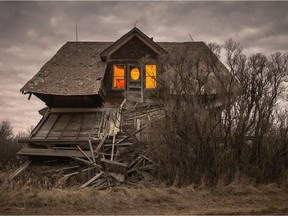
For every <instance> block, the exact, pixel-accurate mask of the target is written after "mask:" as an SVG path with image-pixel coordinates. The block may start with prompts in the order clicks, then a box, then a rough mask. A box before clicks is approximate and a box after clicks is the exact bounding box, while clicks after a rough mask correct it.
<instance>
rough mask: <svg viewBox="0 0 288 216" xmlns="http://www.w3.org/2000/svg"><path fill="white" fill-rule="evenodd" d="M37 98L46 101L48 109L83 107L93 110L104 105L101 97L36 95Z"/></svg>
mask: <svg viewBox="0 0 288 216" xmlns="http://www.w3.org/2000/svg"><path fill="white" fill-rule="evenodd" d="M35 96H36V97H38V98H39V99H41V100H42V101H45V103H46V105H47V106H48V107H50V108H51V107H75V108H77V107H79V108H80V107H83V108H93V107H100V106H101V105H102V102H103V101H102V99H101V97H100V96H99V95H73V96H61V95H46V94H35Z"/></svg>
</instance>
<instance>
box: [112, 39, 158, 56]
mask: <svg viewBox="0 0 288 216" xmlns="http://www.w3.org/2000/svg"><path fill="white" fill-rule="evenodd" d="M145 56H150V57H151V58H156V57H157V53H156V52H155V51H153V50H152V49H151V48H150V47H148V46H147V45H146V44H145V43H144V42H142V41H141V40H140V39H139V38H138V37H133V38H132V39H131V40H129V41H128V42H127V43H125V44H124V45H123V46H122V47H120V48H119V49H118V50H117V51H116V52H114V53H112V54H111V55H110V57H109V60H114V59H115V60H124V59H141V58H143V57H145Z"/></svg>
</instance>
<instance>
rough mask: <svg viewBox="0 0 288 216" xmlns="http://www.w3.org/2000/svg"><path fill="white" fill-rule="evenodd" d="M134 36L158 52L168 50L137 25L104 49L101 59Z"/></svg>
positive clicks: (104, 58)
mask: <svg viewBox="0 0 288 216" xmlns="http://www.w3.org/2000/svg"><path fill="white" fill-rule="evenodd" d="M133 37H138V38H139V39H140V40H141V41H142V42H144V43H145V44H146V45H147V46H148V47H150V48H151V49H152V50H154V51H155V52H156V53H158V54H160V53H164V52H166V51H165V50H164V49H163V48H162V47H161V46H159V45H158V44H157V43H155V42H154V41H153V38H149V37H148V36H147V35H145V34H144V33H143V32H142V31H140V30H139V29H138V28H137V27H134V28H133V29H131V30H130V31H129V32H127V33H126V34H125V35H123V36H122V37H121V38H119V39H118V40H117V41H116V42H114V43H113V44H111V45H110V46H109V47H107V48H106V49H105V50H103V51H102V52H101V53H100V56H101V59H102V60H106V58H107V57H108V56H110V55H111V54H112V53H114V52H115V51H116V50H117V49H119V48H120V47H121V46H122V45H123V44H125V43H126V42H127V41H129V40H130V39H132V38H133Z"/></svg>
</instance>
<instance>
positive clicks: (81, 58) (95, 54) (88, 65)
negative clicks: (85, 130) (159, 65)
mask: <svg viewBox="0 0 288 216" xmlns="http://www.w3.org/2000/svg"><path fill="white" fill-rule="evenodd" d="M112 44H113V43H112V42H67V43H66V44H64V45H63V46H62V47H61V48H60V50H59V51H58V52H57V53H56V54H55V55H54V56H53V57H52V58H51V59H50V60H49V61H48V62H47V63H46V64H45V65H44V66H43V67H42V68H41V69H40V71H39V72H38V73H37V74H36V75H35V76H34V77H33V78H32V79H30V80H29V81H28V82H27V83H26V84H25V85H24V86H23V87H22V89H21V90H20V91H21V92H29V93H39V94H51V95H67V96H68V95H95V94H98V91H99V88H100V82H97V79H99V78H100V77H103V76H104V73H105V68H106V62H104V61H102V60H101V56H100V54H101V53H103V51H104V53H105V52H106V51H107V50H108V49H109V47H111V45H112ZM156 44H157V46H159V47H161V49H163V50H165V51H166V52H167V53H172V52H175V50H183V49H186V48H187V47H189V50H190V52H191V53H202V52H204V53H206V52H207V51H208V52H211V50H210V49H209V48H208V47H207V45H206V44H205V43H204V42H184V43H183V42H157V43H156ZM105 50H106V51H105ZM219 62H220V61H219ZM224 68H225V67H224Z"/></svg>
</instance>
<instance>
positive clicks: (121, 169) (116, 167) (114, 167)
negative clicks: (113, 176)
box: [101, 159, 128, 175]
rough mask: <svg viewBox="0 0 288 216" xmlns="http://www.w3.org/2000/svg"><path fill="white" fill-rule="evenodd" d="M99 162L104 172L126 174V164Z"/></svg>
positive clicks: (103, 160) (107, 161)
mask: <svg viewBox="0 0 288 216" xmlns="http://www.w3.org/2000/svg"><path fill="white" fill-rule="evenodd" d="M101 162H102V163H103V166H104V168H105V170H106V171H108V172H115V173H121V174H124V175H125V174H126V172H127V167H128V164H126V163H121V162H118V161H111V160H106V159H101Z"/></svg>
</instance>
